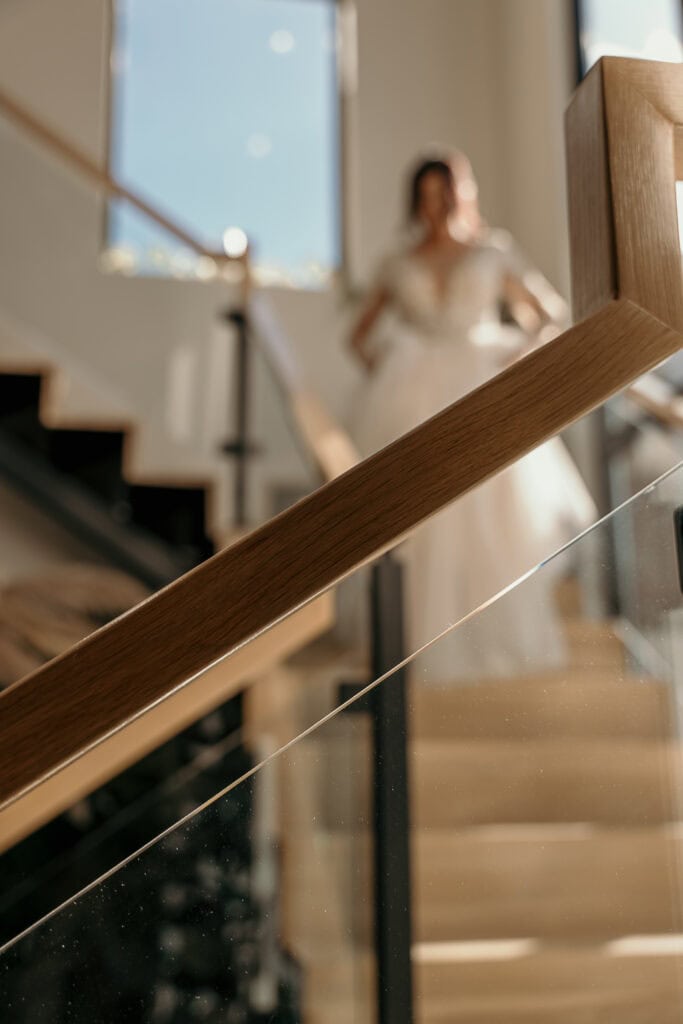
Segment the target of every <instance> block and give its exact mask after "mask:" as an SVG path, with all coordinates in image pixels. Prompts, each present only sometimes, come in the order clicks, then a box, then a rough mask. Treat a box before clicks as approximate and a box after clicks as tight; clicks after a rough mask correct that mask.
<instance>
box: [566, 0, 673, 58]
mask: <svg viewBox="0 0 683 1024" xmlns="http://www.w3.org/2000/svg"><path fill="white" fill-rule="evenodd" d="M577 13H578V25H579V50H580V57H581V68H582V72H583V73H584V74H585V73H586V71H588V70H589V68H591V67H592V65H593V64H595V62H596V61H597V60H599V59H600V57H606V56H608V55H609V56H613V57H643V58H645V59H647V60H668V61H680V60H681V59H683V48H682V47H681V38H682V33H683V21H682V16H681V0H577Z"/></svg>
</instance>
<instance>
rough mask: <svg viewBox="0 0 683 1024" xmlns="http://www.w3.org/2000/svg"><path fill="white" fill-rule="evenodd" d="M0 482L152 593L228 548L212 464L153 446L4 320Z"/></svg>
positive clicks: (131, 420)
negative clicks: (37, 504)
mask: <svg viewBox="0 0 683 1024" xmlns="http://www.w3.org/2000/svg"><path fill="white" fill-rule="evenodd" d="M41 340H42V339H41ZM0 472H1V473H2V474H3V475H4V476H5V477H6V478H7V479H9V481H10V482H11V483H12V484H13V485H14V486H16V487H18V488H19V489H20V490H22V491H23V492H24V493H26V494H28V496H29V497H31V498H33V499H35V500H38V501H39V502H40V504H41V506H42V507H43V508H45V509H46V510H48V511H49V512H50V514H51V515H52V516H53V517H54V518H55V519H57V520H58V521H61V522H62V523H63V524H64V525H65V526H67V527H68V528H69V529H70V530H72V531H73V532H75V533H77V534H78V535H79V536H80V537H81V538H82V539H84V540H86V541H88V542H90V543H92V544H93V546H94V547H95V548H96V549H98V550H99V551H100V552H101V553H103V554H104V555H105V556H106V557H107V558H108V559H109V560H110V561H112V562H113V563H114V564H117V565H118V566H119V567H121V568H122V569H125V570H126V571H128V572H131V573H132V574H134V575H135V576H137V577H139V578H141V579H142V580H144V582H146V583H147V584H148V585H150V586H152V587H155V588H156V587H158V586H161V585H163V584H164V583H167V582H169V581H170V580H171V579H174V578H175V577H176V576H178V575H180V574H181V573H182V572H183V571H186V570H187V569H188V568H190V567H191V566H193V565H195V564H197V563H198V562H200V561H202V560H203V559H205V558H206V557H208V556H209V555H210V554H212V553H213V551H214V550H216V548H218V547H221V546H223V544H224V543H225V542H226V541H227V540H228V539H229V531H228V529H227V526H226V524H227V510H226V509H225V501H224V499H225V495H224V493H223V491H222V488H221V487H220V476H219V473H218V466H217V464H216V463H208V462H206V463H205V464H202V463H201V462H200V461H199V459H198V458H197V456H196V455H193V453H191V452H190V451H188V450H185V449H183V448H182V447H181V446H179V445H175V444H174V445H172V444H171V442H169V441H168V439H166V440H165V441H164V443H163V446H160V445H159V443H158V441H157V439H154V438H151V437H150V436H149V431H148V430H145V429H144V428H143V427H142V425H141V424H140V423H138V422H137V420H136V418H135V417H134V416H133V415H132V414H131V413H130V411H129V410H128V409H127V408H126V406H125V405H124V403H122V402H121V401H120V400H118V398H117V397H114V396H112V395H111V394H110V393H109V392H108V389H107V387H106V383H105V382H102V381H100V380H98V379H94V378H93V377H91V376H89V375H88V374H87V372H86V371H84V370H83V369H81V368H80V367H78V366H73V365H69V363H68V362H67V361H65V360H62V359H61V358H60V356H59V353H57V352H53V351H52V350H51V348H50V346H49V345H48V344H47V343H45V344H43V345H41V344H39V343H36V342H35V341H34V340H33V338H32V336H31V334H30V333H29V332H28V330H27V329H26V328H25V327H24V326H23V325H19V324H15V323H14V322H13V321H11V320H9V319H7V318H6V317H4V316H3V317H2V319H0Z"/></svg>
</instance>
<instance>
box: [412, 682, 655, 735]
mask: <svg viewBox="0 0 683 1024" xmlns="http://www.w3.org/2000/svg"><path fill="white" fill-rule="evenodd" d="M409 711H410V730H411V736H412V738H413V739H419V738H424V737H433V738H444V739H453V740H454V739H457V738H463V737H464V738H468V739H474V738H485V737H486V738H490V739H507V738H511V737H517V738H519V737H548V738H550V737H558V736H609V737H615V736H622V737H627V736H630V737H632V738H636V737H641V738H646V737H660V736H665V735H667V734H668V733H670V732H671V728H672V711H671V707H670V694H669V690H668V688H667V686H666V685H665V684H664V683H661V682H658V681H657V680H652V679H638V678H636V677H632V676H624V675H622V674H621V673H619V672H614V671H601V672H597V673H595V672H593V671H591V672H587V671H584V672H576V671H574V672H572V671H569V670H564V671H562V672H556V673H552V674H546V675H543V676H530V677H528V678H526V679H522V680H499V681H497V682H486V683H481V684H478V685H472V686H457V685H455V684H454V685H453V686H451V687H429V686H425V685H421V686H413V687H412V688H411V690H410V693H409Z"/></svg>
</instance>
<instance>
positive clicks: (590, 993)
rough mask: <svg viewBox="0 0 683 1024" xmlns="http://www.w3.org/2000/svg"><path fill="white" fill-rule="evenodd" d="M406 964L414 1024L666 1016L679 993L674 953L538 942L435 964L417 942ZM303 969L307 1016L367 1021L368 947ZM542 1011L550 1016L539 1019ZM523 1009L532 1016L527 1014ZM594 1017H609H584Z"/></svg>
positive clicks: (682, 964)
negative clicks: (621, 1013) (511, 952)
mask: <svg viewBox="0 0 683 1024" xmlns="http://www.w3.org/2000/svg"><path fill="white" fill-rule="evenodd" d="M679 938H683V937H679ZM413 964H414V966H413V971H414V985H415V1006H416V1019H417V1021H418V1022H420V1024H432V1022H434V1024H437V1022H438V1024H446V1022H449V1021H453V1020H454V1021H458V1020H474V1021H478V1020H490V1021H502V1020H506V1021H507V1020H508V1019H512V1020H515V1019H519V1020H520V1021H522V1020H523V1021H526V1020H528V1019H532V1020H536V1019H537V1020H539V1021H545V1020H550V1021H552V1022H555V1021H562V1022H563V1024H564V1022H565V1021H567V1022H569V1021H574V1020H576V1019H579V1020H580V1019H581V1018H580V1017H579V1018H576V1017H571V1016H567V1015H568V1014H570V1013H571V1012H577V1011H578V1012H584V1011H585V1012H588V1011H591V1012H592V1013H594V1014H595V1013H600V1014H602V1013H606V1012H607V1011H614V1010H616V1009H622V1008H623V1009H629V1008H632V1007H633V1008H636V1007H637V1008H638V1011H639V1012H640V1013H642V1012H643V1011H644V1010H649V1011H650V1012H653V1011H654V1010H655V1009H659V1008H662V1007H666V1008H667V1012H668V1013H669V1014H671V1013H672V1012H673V1011H674V1010H675V1009H676V1007H678V1008H679V1010H680V1005H681V999H682V998H683V953H681V952H679V953H670V954H662V955H651V954H646V953H641V954H636V955H629V956H615V955H612V951H611V950H610V949H609V947H605V946H585V947H565V948H563V947H555V948H554V947H543V946H542V945H540V946H539V947H538V949H536V950H534V951H533V952H531V953H529V954H528V955H527V954H522V955H520V956H512V957H509V958H505V957H501V956H496V955H494V956H492V958H491V959H486V958H485V957H484V956H482V951H481V950H477V951H476V954H475V953H473V955H472V956H471V957H470V958H467V955H465V956H464V957H463V956H461V957H459V958H458V959H457V960H454V961H450V962H449V961H441V962H438V963H434V962H425V960H424V959H423V958H422V957H421V955H420V947H415V951H414V957H413ZM304 966H305V970H306V975H305V976H306V987H305V990H304V993H305V997H306V1008H307V1011H308V1013H307V1019H309V1014H310V1016H311V1018H312V1019H316V1016H317V1015H321V1016H320V1019H321V1020H322V1019H324V1017H323V1016H322V1012H323V1008H324V1006H325V1005H327V1006H328V1007H330V1006H332V1007H335V1008H339V1009H341V1007H342V1006H346V1007H347V1013H348V1012H349V1010H350V1009H351V1008H353V1007H354V1005H358V1003H359V1002H360V1003H361V1005H362V1006H363V1009H364V1010H366V1012H367V1014H368V1016H367V1020H368V1024H369V1022H370V1020H371V1019H372V1006H373V1003H372V1001H371V1000H372V992H373V987H372V986H373V978H374V971H375V959H374V955H373V954H372V953H371V952H370V951H367V950H360V949H358V948H352V947H350V946H348V947H346V948H345V949H339V950H336V951H335V952H330V951H328V952H327V953H320V954H318V955H317V956H315V955H314V956H313V958H312V959H311V960H310V961H309V962H307V963H306V964H305V965H304ZM544 1013H545V1014H553V1016H547V1017H546V1016H542V1014H544ZM508 1014H510V1016H508ZM528 1014H532V1015H533V1016H532V1017H531V1018H529V1017H528V1016H527V1015H528ZM536 1014H539V1016H538V1017H536V1016H535V1015H536ZM518 1015H519V1016H518ZM555 1015H557V1016H555ZM342 1019H343V1018H342V1017H341V1016H340V1020H342ZM346 1019H350V1018H349V1016H347V1018H346ZM351 1019H354V1020H355V1019H356V1018H355V1017H353V1018H351ZM365 1019H366V1018H365V1017H363V1020H365ZM594 1019H598V1020H600V1019H602V1020H605V1021H609V1020H610V1019H613V1018H610V1017H609V1016H604V1017H597V1018H594V1017H593V1016H590V1017H587V1018H586V1020H588V1021H593V1020H594ZM620 1019H621V1018H620ZM626 1019H627V1020H629V1019H630V1018H626ZM634 1019H635V1020H639V1021H640V1020H642V1021H643V1024H644V1022H646V1021H647V1020H648V1018H647V1017H646V1016H642V1017H640V1018H639V1017H635V1018H634ZM650 1019H654V1018H650ZM670 1019H676V1018H675V1017H671V1018H670Z"/></svg>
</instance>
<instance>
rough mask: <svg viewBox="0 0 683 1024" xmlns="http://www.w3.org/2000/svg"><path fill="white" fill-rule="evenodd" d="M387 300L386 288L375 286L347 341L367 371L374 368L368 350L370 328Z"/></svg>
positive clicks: (371, 356)
mask: <svg viewBox="0 0 683 1024" xmlns="http://www.w3.org/2000/svg"><path fill="white" fill-rule="evenodd" d="M388 301H389V293H388V291H387V289H386V288H383V287H381V288H376V289H375V291H373V292H372V293H371V294H370V296H369V297H368V299H367V300H366V302H365V304H364V306H363V309H362V310H361V314H360V316H359V317H358V319H357V320H356V324H355V326H354V328H353V330H352V331H351V337H350V339H349V343H350V346H351V349H352V350H353V352H354V354H355V355H356V357H357V358H358V359H359V360H360V361H361V363H362V364H363V366H364V367H365V368H366V370H368V371H372V370H373V369H374V368H375V357H374V356H373V355H372V353H371V352H370V351H369V348H368V339H369V337H370V332H371V331H372V328H373V327H374V326H375V324H376V323H377V320H378V319H379V317H380V314H381V313H382V312H383V310H384V309H385V307H386V305H387V303H388Z"/></svg>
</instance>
